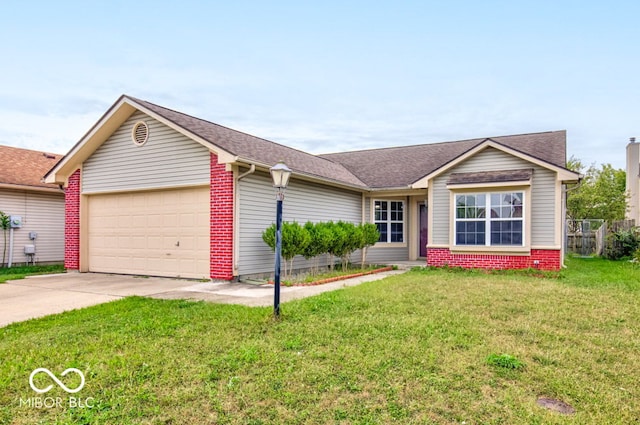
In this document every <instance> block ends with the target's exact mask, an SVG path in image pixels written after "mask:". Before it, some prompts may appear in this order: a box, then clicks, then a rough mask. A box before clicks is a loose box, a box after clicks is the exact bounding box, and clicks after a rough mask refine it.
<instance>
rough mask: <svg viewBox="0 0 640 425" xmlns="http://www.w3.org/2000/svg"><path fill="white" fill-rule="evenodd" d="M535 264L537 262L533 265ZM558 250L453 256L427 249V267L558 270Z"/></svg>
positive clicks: (447, 252) (440, 249)
mask: <svg viewBox="0 0 640 425" xmlns="http://www.w3.org/2000/svg"><path fill="white" fill-rule="evenodd" d="M535 262H538V263H537V264H535ZM561 264H562V262H561V258H560V250H549V249H532V250H531V255H499V254H455V253H452V252H451V251H449V250H448V249H447V248H428V249H427V265H429V266H438V267H441V266H450V267H466V268H482V269H526V268H532V269H540V270H552V271H557V270H560V267H561Z"/></svg>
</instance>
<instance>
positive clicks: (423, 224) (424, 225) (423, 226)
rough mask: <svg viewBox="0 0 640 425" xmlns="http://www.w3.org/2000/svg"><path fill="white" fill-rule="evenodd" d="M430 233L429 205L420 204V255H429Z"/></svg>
mask: <svg viewBox="0 0 640 425" xmlns="http://www.w3.org/2000/svg"><path fill="white" fill-rule="evenodd" d="M428 235H429V232H428V220H427V206H426V205H425V204H420V250H419V251H418V252H420V257H426V256H427V241H428Z"/></svg>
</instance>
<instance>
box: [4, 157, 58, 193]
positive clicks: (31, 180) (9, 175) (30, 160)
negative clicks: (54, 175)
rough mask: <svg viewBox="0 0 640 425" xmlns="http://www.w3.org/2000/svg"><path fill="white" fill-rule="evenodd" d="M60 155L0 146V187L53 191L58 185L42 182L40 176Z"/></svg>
mask: <svg viewBox="0 0 640 425" xmlns="http://www.w3.org/2000/svg"><path fill="white" fill-rule="evenodd" d="M61 157H62V155H58V154H52V153H48V152H42V151H33V150H30V149H22V148H15V147H12V146H0V164H2V166H0V185H4V186H11V187H14V186H15V187H16V188H23V189H30V188H32V189H43V188H46V189H53V190H58V191H60V192H61V193H62V191H61V190H60V188H59V187H58V185H56V184H47V183H43V182H42V176H43V175H44V173H46V172H47V171H48V170H49V169H50V168H51V167H53V166H54V165H55V164H56V162H57V160H59V159H60V158H61Z"/></svg>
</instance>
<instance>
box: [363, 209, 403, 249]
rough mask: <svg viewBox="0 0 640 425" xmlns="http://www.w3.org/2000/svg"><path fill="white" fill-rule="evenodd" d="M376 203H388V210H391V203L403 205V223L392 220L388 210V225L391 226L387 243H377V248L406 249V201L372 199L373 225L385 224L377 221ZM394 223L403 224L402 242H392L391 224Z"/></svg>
mask: <svg viewBox="0 0 640 425" xmlns="http://www.w3.org/2000/svg"><path fill="white" fill-rule="evenodd" d="M376 202H388V203H389V204H388V208H391V202H401V203H402V221H398V220H394V221H392V220H391V210H390V209H389V210H388V214H387V217H388V218H387V220H386V223H387V225H388V226H389V227H388V230H387V241H386V242H377V243H376V246H379V245H384V246H387V247H404V246H406V245H407V203H406V201H405V200H404V199H381V198H375V199H371V222H372V223H373V224H377V223H383V221H378V220H376ZM392 223H402V242H390V241H389V239H390V238H391V224H392Z"/></svg>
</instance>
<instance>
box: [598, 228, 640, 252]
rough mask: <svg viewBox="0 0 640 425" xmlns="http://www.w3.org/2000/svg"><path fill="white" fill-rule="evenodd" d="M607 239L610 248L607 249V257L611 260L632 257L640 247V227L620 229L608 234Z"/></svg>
mask: <svg viewBox="0 0 640 425" xmlns="http://www.w3.org/2000/svg"><path fill="white" fill-rule="evenodd" d="M607 239H608V244H607V245H608V249H607V250H606V251H605V257H607V258H608V259H610V260H622V259H625V258H631V257H632V256H633V255H634V253H635V252H636V251H637V250H638V249H640V227H632V228H631V229H630V230H618V231H617V232H614V233H611V234H610V235H608V236H607Z"/></svg>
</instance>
